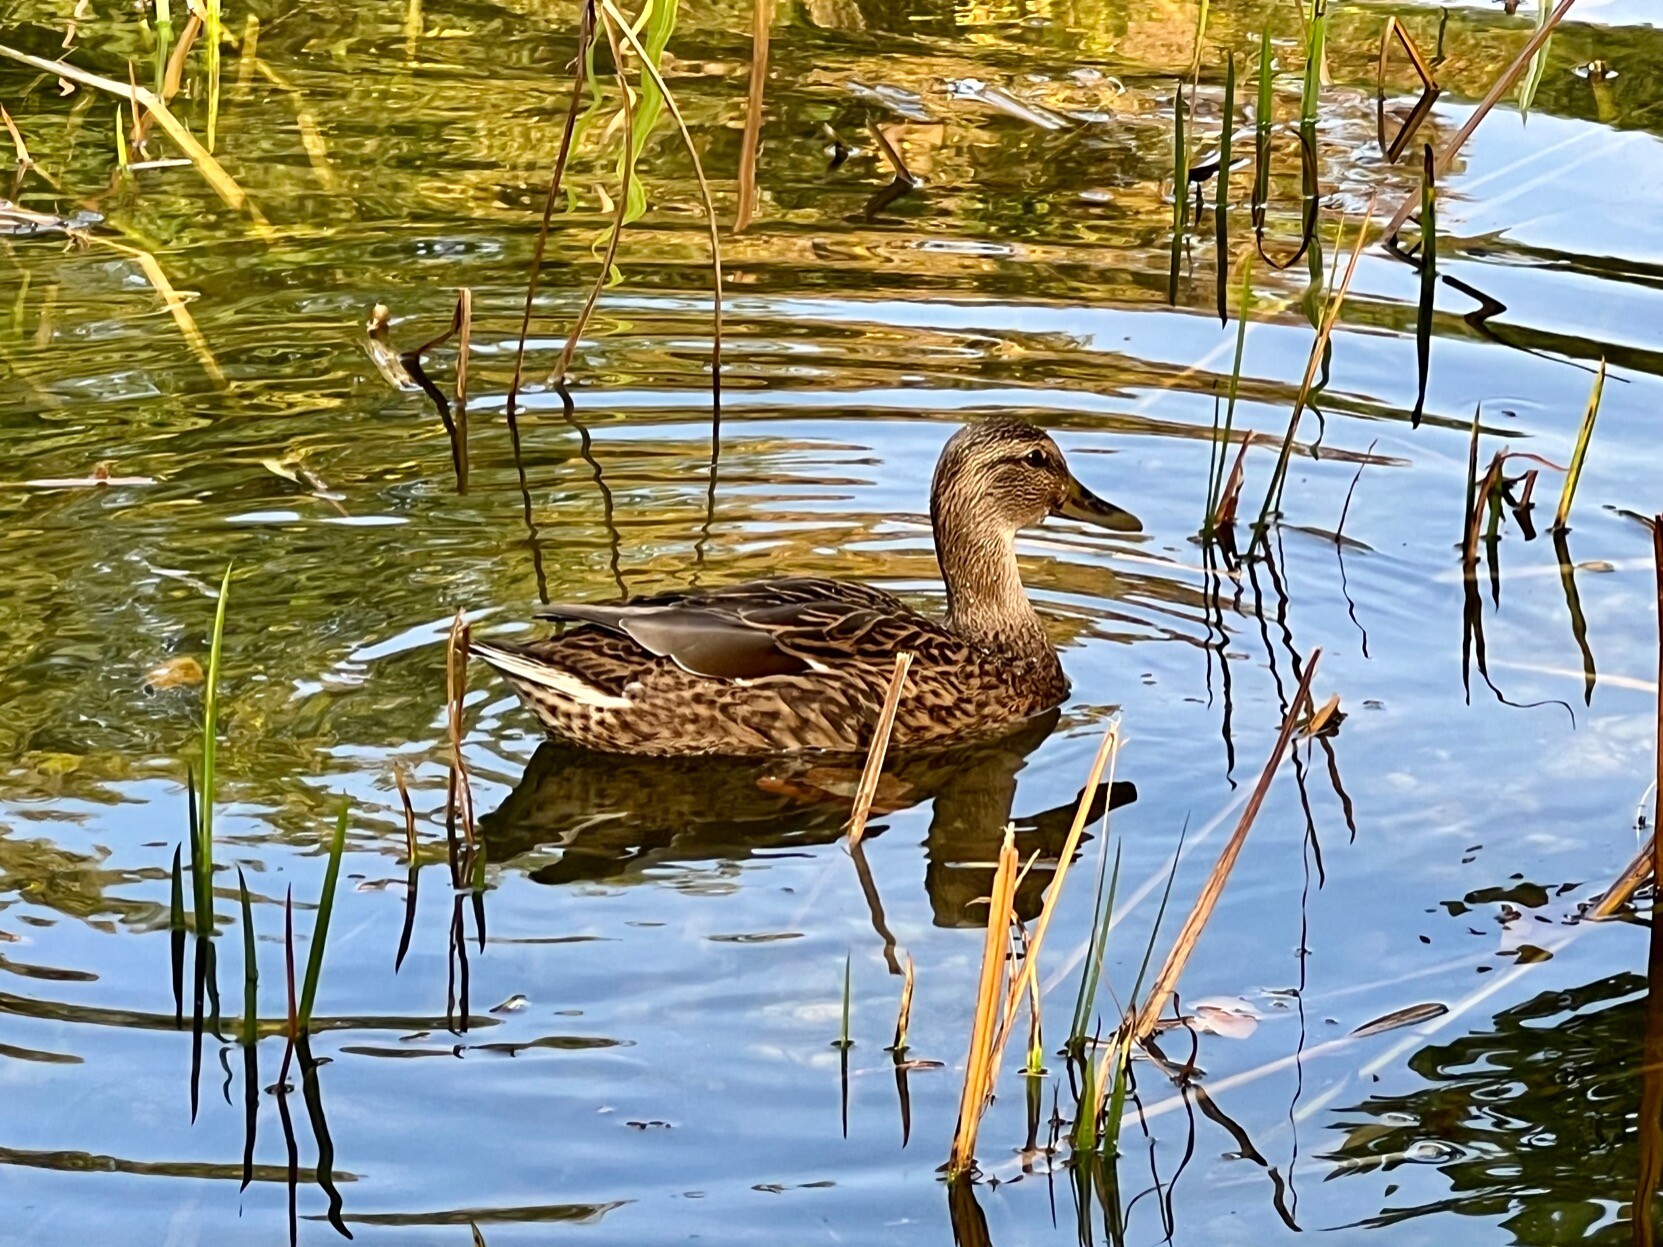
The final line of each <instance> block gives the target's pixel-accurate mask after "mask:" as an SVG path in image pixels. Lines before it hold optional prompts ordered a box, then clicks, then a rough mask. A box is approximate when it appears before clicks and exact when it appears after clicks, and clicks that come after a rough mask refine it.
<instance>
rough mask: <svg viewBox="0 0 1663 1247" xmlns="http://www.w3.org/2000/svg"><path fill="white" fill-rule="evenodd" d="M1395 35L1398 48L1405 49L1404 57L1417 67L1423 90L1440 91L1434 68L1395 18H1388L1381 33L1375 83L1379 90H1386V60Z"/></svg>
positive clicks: (1416, 70)
mask: <svg viewBox="0 0 1663 1247" xmlns="http://www.w3.org/2000/svg"><path fill="white" fill-rule="evenodd" d="M1394 35H1395V36H1396V37H1397V43H1398V46H1399V47H1400V48H1402V49H1403V53H1404V55H1405V56H1407V57H1408V58H1409V63H1410V64H1411V65H1413V66H1414V67H1415V73H1416V75H1417V76H1418V77H1419V78H1420V84H1421V87H1422V89H1423V90H1427V91H1436V90H1437V89H1438V79H1437V78H1436V76H1434V74H1433V73H1432V66H1431V65H1429V64H1427V62H1426V58H1425V57H1424V56H1422V55H1421V54H1420V49H1419V48H1418V47H1416V46H1415V41H1414V39H1413V38H1412V37H1411V36H1410V34H1409V32H1408V30H1407V29H1405V28H1404V25H1403V23H1402V22H1400V21H1398V20H1397V18H1395V17H1388V18H1387V19H1386V26H1385V29H1383V30H1382V31H1381V32H1380V60H1379V62H1378V65H1377V67H1376V71H1375V73H1376V77H1375V83H1376V85H1377V87H1378V89H1379V90H1381V91H1382V92H1383V91H1384V90H1385V89H1386V58H1387V55H1388V54H1389V52H1390V51H1391V44H1392V37H1393V36H1394Z"/></svg>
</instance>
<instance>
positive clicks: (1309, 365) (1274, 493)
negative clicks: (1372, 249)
mask: <svg viewBox="0 0 1663 1247" xmlns="http://www.w3.org/2000/svg"><path fill="white" fill-rule="evenodd" d="M1373 219H1374V199H1373V198H1372V197H1371V198H1370V199H1369V204H1368V207H1367V208H1365V209H1364V210H1363V219H1362V220H1361V221H1359V222H1358V224H1357V237H1356V240H1355V241H1354V242H1353V243H1352V246H1351V255H1350V257H1349V258H1348V259H1347V260H1346V265H1345V275H1344V276H1343V277H1341V278H1340V284H1339V287H1338V289H1336V290H1335V291H1334V294H1333V295H1332V297H1330V298H1329V300H1328V302H1327V303H1326V305H1325V306H1324V307H1323V311H1322V318H1321V320H1320V321H1318V323H1317V336H1316V339H1315V340H1314V341H1313V342H1312V343H1311V354H1310V356H1309V357H1308V358H1307V359H1306V361H1305V375H1304V377H1303V378H1302V379H1301V380H1300V382H1299V396H1298V398H1296V399H1295V400H1294V405H1293V412H1292V414H1291V415H1290V416H1289V417H1288V431H1287V432H1286V433H1285V434H1283V436H1282V448H1281V450H1280V451H1279V452H1278V453H1277V456H1276V467H1275V469H1274V470H1273V471H1272V472H1271V475H1270V485H1269V486H1268V487H1267V488H1266V490H1265V500H1264V504H1263V505H1262V506H1261V507H1260V508H1259V522H1258V526H1257V531H1256V532H1255V533H1254V534H1253V539H1252V541H1250V542H1249V543H1248V553H1249V554H1252V552H1253V548H1254V547H1255V546H1257V545H1258V544H1259V543H1260V542H1261V541H1265V540H1266V539H1267V532H1266V530H1267V529H1268V528H1269V526H1270V513H1271V511H1272V510H1274V509H1275V508H1276V506H1277V505H1278V504H1279V502H1280V500H1281V497H1282V486H1283V483H1284V482H1285V481H1286V479H1287V474H1288V461H1289V459H1290V458H1291V457H1292V456H1293V441H1294V436H1295V435H1296V434H1297V433H1298V432H1299V418H1300V417H1301V416H1303V415H1304V414H1305V404H1306V403H1307V402H1308V401H1309V400H1310V397H1311V387H1312V386H1313V385H1315V384H1316V379H1317V371H1318V370H1319V369H1320V368H1321V367H1322V359H1323V355H1324V354H1325V353H1326V351H1327V347H1328V341H1329V339H1330V338H1331V337H1332V336H1333V334H1334V326H1335V325H1337V324H1338V323H1339V319H1340V311H1341V309H1342V308H1344V306H1345V296H1346V294H1347V293H1348V292H1349V291H1350V290H1351V279H1352V277H1353V276H1355V275H1356V272H1357V261H1358V260H1360V259H1361V258H1362V255H1363V247H1364V246H1365V245H1367V243H1368V232H1369V222H1370V221H1372V220H1373ZM1344 236H1345V221H1344V220H1341V222H1340V228H1339V231H1338V233H1337V236H1336V241H1337V240H1338V238H1343V237H1344ZM1338 258H1339V256H1338V251H1337V250H1336V254H1335V259H1336V261H1337V260H1338Z"/></svg>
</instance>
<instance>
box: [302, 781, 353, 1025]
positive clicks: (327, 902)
mask: <svg viewBox="0 0 1663 1247" xmlns="http://www.w3.org/2000/svg"><path fill="white" fill-rule="evenodd" d="M347 809H348V806H347V805H346V803H345V802H342V803H341V813H340V817H339V818H337V819H336V820H335V835H334V837H333V838H332V839H331V840H330V841H329V863H328V865H327V866H325V867H324V872H323V894H322V895H321V896H319V898H318V917H317V921H316V923H315V924H314V925H313V928H312V947H311V949H310V951H309V952H308V953H307V956H306V982H305V985H304V986H303V987H302V989H301V993H300V1008H299V1012H298V1014H297V1019H298V1022H299V1027H300V1033H301V1034H303V1035H304V1034H307V1033H308V1032H310V1031H311V1029H312V1005H313V1004H314V1003H315V1002H316V1000H317V996H318V978H319V976H320V975H321V974H322V973H323V949H324V945H325V944H326V943H327V942H328V940H329V916H330V914H331V913H332V912H333V911H334V909H335V885H336V883H337V882H338V881H339V879H340V877H341V850H342V849H343V848H344V847H345V846H346V816H347Z"/></svg>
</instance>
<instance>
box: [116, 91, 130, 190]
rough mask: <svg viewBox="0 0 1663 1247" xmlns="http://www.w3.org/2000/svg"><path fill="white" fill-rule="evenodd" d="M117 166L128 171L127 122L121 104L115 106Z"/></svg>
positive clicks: (122, 170) (123, 170)
mask: <svg viewBox="0 0 1663 1247" xmlns="http://www.w3.org/2000/svg"><path fill="white" fill-rule="evenodd" d="M115 167H116V168H117V169H119V170H121V172H123V173H126V172H127V123H126V120H125V119H124V118H123V117H122V115H121V104H120V103H119V102H117V104H116V106H115Z"/></svg>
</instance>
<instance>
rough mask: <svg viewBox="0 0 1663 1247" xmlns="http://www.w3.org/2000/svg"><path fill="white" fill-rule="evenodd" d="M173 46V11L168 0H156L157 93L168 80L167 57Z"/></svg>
mask: <svg viewBox="0 0 1663 1247" xmlns="http://www.w3.org/2000/svg"><path fill="white" fill-rule="evenodd" d="M172 47H173V13H172V11H171V10H170V9H169V8H168V0H156V94H157V95H162V94H164V92H163V87H164V86H165V84H166V82H167V58H168V53H169V52H170V51H171V50H172Z"/></svg>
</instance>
